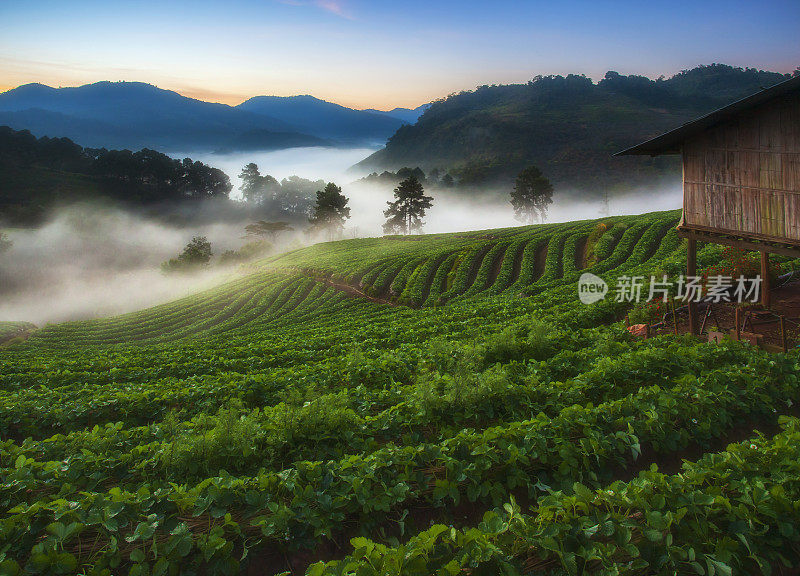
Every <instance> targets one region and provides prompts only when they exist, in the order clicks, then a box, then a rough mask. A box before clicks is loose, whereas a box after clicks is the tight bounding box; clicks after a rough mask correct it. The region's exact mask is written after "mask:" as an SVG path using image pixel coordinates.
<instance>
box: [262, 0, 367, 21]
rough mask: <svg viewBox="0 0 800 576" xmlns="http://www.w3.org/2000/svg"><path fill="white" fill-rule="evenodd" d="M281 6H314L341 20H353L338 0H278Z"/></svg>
mask: <svg viewBox="0 0 800 576" xmlns="http://www.w3.org/2000/svg"><path fill="white" fill-rule="evenodd" d="M278 1H279V2H280V3H281V4H288V5H290V6H316V7H317V8H320V9H321V10H325V11H326V12H330V13H331V14H335V15H336V16H340V17H341V18H347V19H348V20H353V19H354V18H353V16H352V15H351V14H350V13H349V12H348V11H347V10H345V7H344V5H343V3H342V2H340V1H339V0H278Z"/></svg>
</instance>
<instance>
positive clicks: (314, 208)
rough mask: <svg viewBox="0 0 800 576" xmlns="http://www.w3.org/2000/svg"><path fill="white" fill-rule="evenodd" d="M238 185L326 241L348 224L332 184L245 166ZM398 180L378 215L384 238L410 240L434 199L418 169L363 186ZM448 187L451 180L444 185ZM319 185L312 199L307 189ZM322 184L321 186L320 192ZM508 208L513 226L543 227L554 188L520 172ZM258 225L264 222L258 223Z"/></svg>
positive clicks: (343, 199) (530, 172) (534, 172)
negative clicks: (279, 206)
mask: <svg viewBox="0 0 800 576" xmlns="http://www.w3.org/2000/svg"><path fill="white" fill-rule="evenodd" d="M447 176H449V174H447V173H444V174H442V173H440V172H439V171H438V170H437V171H435V173H434V172H432V174H431V178H432V179H433V182H441V181H442V178H445V177H447ZM239 177H240V178H241V179H242V185H241V186H240V188H239V189H240V190H241V192H242V198H243V200H244V201H245V202H248V203H252V204H263V203H267V202H285V203H289V204H291V205H292V206H294V207H296V210H295V211H294V213H295V214H304V213H305V214H306V215H307V221H308V224H309V225H310V230H309V231H310V232H312V233H313V232H315V231H317V232H323V233H325V234H327V237H328V239H329V240H332V239H333V238H335V237H337V235H340V234H341V232H342V230H343V229H344V226H345V223H346V222H347V220H348V219H349V218H350V207H349V206H348V203H349V198H347V196H345V195H344V194H343V193H342V189H341V187H339V186H337V185H336V184H335V183H333V182H328V183H327V184H324V182H323V181H322V180H319V181H317V182H311V181H307V180H302V179H298V178H297V177H293V178H294V179H295V180H294V181H287V180H286V179H284V180H283V181H282V182H278V180H277V179H276V178H274V177H272V176H270V175H262V174H261V172H260V171H259V169H258V166H257V165H256V164H254V163H250V164H247V165H246V166H244V168H242V172H241V173H240V174H239ZM398 178H402V179H401V180H400V183H399V184H398V185H397V187H396V188H395V189H394V200H393V201H391V202H388V203H387V208H386V210H384V212H383V215H384V217H385V218H386V220H385V222H384V224H383V232H384V234H412V233H414V232H419V231H420V230H422V227H423V225H424V217H425V214H426V212H427V211H428V210H429V209H430V208H431V207H432V206H433V200H434V199H433V197H432V196H427V195H425V182H426V181H427V178H426V176H425V173H424V172H423V171H422V170H421V169H420V168H413V169H412V168H401V169H400V170H398V171H397V172H396V173H394V172H388V171H387V172H384V173H383V174H380V175H378V174H372V175H370V176H368V177H366V178H365V179H362V181H366V182H375V181H379V182H390V181H392V180H395V181H396V180H397V179H398ZM446 182H448V183H451V182H452V179H449V180H446ZM309 184H310V185H311V186H313V185H319V188H318V189H317V190H316V192H315V195H314V199H313V201H312V196H311V194H310V193H309V190H310V188H309V186H308V185H309ZM323 184H324V186H323ZM510 201H511V205H512V207H513V209H514V214H515V216H516V218H517V219H518V220H520V221H521V222H523V223H534V222H539V221H542V222H543V221H544V220H545V219H546V218H547V210H548V207H549V206H550V204H552V202H553V185H552V184H551V183H550V181H549V180H548V179H547V177H545V175H544V174H543V173H542V171H541V170H540V169H539V168H537V167H535V166H530V167H528V168H525V169H524V170H522V171H521V172H520V173H519V175H518V176H517V178H516V181H515V184H514V189H513V190H512V191H511V194H510ZM262 224H263V222H262Z"/></svg>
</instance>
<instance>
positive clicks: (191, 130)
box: [0, 82, 414, 151]
mask: <svg viewBox="0 0 800 576" xmlns="http://www.w3.org/2000/svg"><path fill="white" fill-rule="evenodd" d="M413 113H414V112H413V111H411V110H405V109H401V110H398V111H397V114H393V113H392V112H387V113H381V112H377V111H362V110H354V109H351V108H346V107H344V106H340V105H338V104H333V103H331V102H326V101H324V100H320V99H317V98H314V97H312V96H293V97H276V96H259V97H256V98H251V99H250V100H247V101H246V102H243V103H242V104H240V105H238V106H228V105H226V104H217V103H211V102H203V101H201V100H196V99H193V98H188V97H186V96H182V95H181V94H178V93H177V92H173V91H170V90H164V89H161V88H158V87H156V86H152V85H150V84H144V83H140V82H97V83H95V84H87V85H85V86H79V87H72V88H51V87H49V86H44V85H42V84H26V85H23V86H20V87H18V88H14V89H12V90H8V91H6V92H3V93H0V125H7V126H10V127H11V128H14V129H27V130H30V131H31V132H32V133H33V134H35V135H37V136H50V137H68V138H70V139H72V140H74V141H75V142H78V143H79V144H81V145H83V146H89V147H96V148H100V147H104V148H130V149H139V148H144V147H147V148H152V149H156V150H167V151H168V150H181V149H182V150H203V149H206V150H244V149H276V148H288V147H294V146H338V145H354V144H367V143H368V144H375V143H383V142H385V141H386V139H387V138H388V137H389V136H391V135H392V134H393V133H394V132H395V131H396V130H397V129H398V128H399V127H400V126H402V125H403V124H404V123H405V122H407V121H410V119H411V118H413Z"/></svg>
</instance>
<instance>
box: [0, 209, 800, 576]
mask: <svg viewBox="0 0 800 576" xmlns="http://www.w3.org/2000/svg"><path fill="white" fill-rule="evenodd" d="M678 217H679V214H678V213H677V212H667V213H656V214H646V215H641V216H627V217H614V218H609V219H605V220H603V221H584V222H569V223H563V224H550V225H540V226H528V227H520V228H510V229H503V230H485V231H478V232H471V233H458V234H438V235H432V236H416V237H404V238H399V237H389V238H383V239H362V240H346V241H340V242H330V243H324V244H318V245H315V246H311V247H307V248H303V249H299V250H296V251H293V252H289V253H286V254H283V255H279V256H276V257H273V258H270V259H268V260H265V261H263V262H260V263H258V264H257V265H254V266H253V267H252V268H251V269H250V270H249V274H247V275H244V276H242V277H241V278H239V279H236V280H234V281H232V282H229V283H226V284H224V285H221V286H219V287H218V288H215V289H213V290H211V291H207V292H203V293H201V294H196V295H193V296H190V297H187V298H184V299H181V300H178V301H175V302H172V303H169V304H166V305H163V306H158V307H155V308H151V309H148V310H143V311H141V312H137V313H133V314H127V315H123V316H119V317H115V318H108V319H102V320H93V321H85V322H71V323H66V324H61V325H53V326H47V327H44V328H42V329H40V330H38V331H36V332H34V333H33V334H32V335H31V336H30V337H29V338H28V339H27V340H26V341H25V342H23V343H17V344H14V345H12V346H10V347H7V348H3V349H2V354H0V434H2V438H3V440H2V442H0V501H2V505H3V510H5V512H3V514H2V517H0V531H1V532H0V534H2V537H3V542H4V548H3V554H4V556H3V557H2V558H3V559H2V560H0V562H2V568H3V570H4V571H5V572H7V573H11V574H18V573H22V571H23V570H24V571H25V572H27V573H37V572H38V573H59V574H86V573H94V574H101V573H120V572H125V573H134V574H137V573H139V574H141V573H146V574H160V573H165V574H166V573H169V574H175V575H186V576H189V575H192V574H260V575H278V574H286V573H287V572H288V573H291V574H307V575H309V576H321V575H325V576H334V575H335V576H342V575H343V574H347V575H350V574H359V575H370V576H378V575H386V574H395V575H400V574H402V575H403V576H408V575H411V576H428V575H430V574H459V573H465V574H466V573H471V574H487V575H489V574H492V575H494V574H502V573H504V574H534V573H536V574H542V575H547V576H562V575H563V574H565V573H569V572H570V571H571V572H572V573H577V572H576V569H570V567H573V568H575V567H577V566H581V567H582V568H581V570H583V573H595V572H597V570H595V568H600V567H601V562H602V563H603V564H604V565H605V566H606V567H608V570H606V572H613V571H616V572H619V573H626V572H631V571H633V572H636V573H653V574H659V573H663V574H672V573H685V572H687V569H691V570H693V571H695V572H697V570H695V568H694V567H693V566H694V565H692V564H690V562H689V561H688V560H687V559H688V558H690V557H691V558H694V559H695V560H693V562H695V563H696V565H697V566H700V567H701V568H702V567H704V566H715V570H716V572H715V573H722V574H734V573H737V574H756V573H759V571H758V566H759V565H761V566H768V565H773V564H775V565H777V562H779V561H780V562H783V563H784V564H786V565H788V566H793V567H798V566H800V558H798V556H797V554H796V553H795V551H796V549H795V548H794V547H796V543H797V541H798V538H799V537H800V535H798V532H797V529H796V526H797V525H800V511H799V510H798V508H797V506H796V501H797V500H798V499H800V469H799V468H798V461H799V460H800V421H799V420H797V419H795V418H784V417H782V415H784V414H793V413H794V412H793V410H792V409H791V408H790V407H791V406H792V405H793V404H796V403H797V402H799V401H800V378H798V373H800V366H798V356H797V354H796V353H790V354H776V355H770V354H767V353H765V352H763V351H761V350H759V349H757V348H753V347H750V346H748V345H746V344H741V343H736V342H723V343H720V344H708V343H703V342H700V341H699V340H697V339H692V338H689V337H674V336H671V335H670V336H662V337H658V338H653V339H649V340H641V339H634V338H632V337H631V336H630V334H629V333H628V332H627V331H626V330H624V328H623V327H622V326H621V322H620V321H619V319H620V318H621V317H622V316H623V315H624V313H625V310H626V305H625V304H621V303H616V302H614V301H612V299H607V300H605V301H603V302H602V303H596V304H594V305H591V306H585V305H583V304H580V303H579V302H578V301H577V293H576V281H577V279H578V277H579V275H580V274H581V273H582V271H583V270H584V269H586V270H591V271H592V272H594V273H596V274H599V275H600V276H602V277H605V278H606V279H607V280H609V281H613V279H614V278H615V277H617V276H620V275H638V274H651V273H656V272H657V271H666V272H675V271H676V270H679V269H681V268H682V266H683V264H684V263H683V262H682V257H683V254H684V251H683V249H682V246H681V241H680V240H679V239H678V238H677V234H676V231H675V229H674V227H675V223H676V221H677V219H678ZM590 238H591V243H590ZM587 245H590V247H591V252H592V254H593V255H594V257H593V260H592V261H591V262H587V259H586V257H585V256H586V253H587V251H589V249H588V248H587ZM718 260H719V249H718V247H717V248H715V247H713V246H706V247H704V248H703V249H702V250H701V251H700V254H699V262H700V264H701V265H707V264H709V263H713V262H717V261H718ZM11 328H13V329H17V328H18V327H16V326H14V327H9V329H11ZM755 430H762V431H764V432H765V433H766V435H761V436H759V435H757V434H756V432H755ZM730 442H735V443H734V444H730V445H729V443H730ZM684 458H686V459H687V460H689V462H687V463H685V464H682V463H681V462H682V459H684ZM750 526H757V527H758V529H753V530H750V529H749V528H748V527H750ZM732 533H734V534H737V535H740V536H741V538H738V537H737V538H733V537H731V534H732ZM721 541H724V542H725V548H724V550H725V552H724V556H721V555H720V552H719V551H720V544H719V543H720V542H721ZM558 543H562V547H561V548H559V545H558ZM690 554H691V556H689V555H690ZM689 566H691V568H687V567H689Z"/></svg>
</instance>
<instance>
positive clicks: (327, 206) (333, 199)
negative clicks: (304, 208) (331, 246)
mask: <svg viewBox="0 0 800 576" xmlns="http://www.w3.org/2000/svg"><path fill="white" fill-rule="evenodd" d="M348 202H349V198H347V196H345V195H344V194H342V189H341V188H340V187H339V186H337V185H336V184H334V183H333V182H328V184H327V185H326V186H325V189H324V190H318V191H317V202H316V204H315V205H314V210H313V212H312V214H311V217H310V218H309V219H308V221H309V222H310V223H311V225H312V229H315V230H321V231H325V232H327V233H328V239H329V240H333V238H334V237H335V236H336V235H337V234H340V233H341V231H342V228H344V223H345V222H346V221H347V219H348V218H350V208H348V207H347V203H348Z"/></svg>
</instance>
